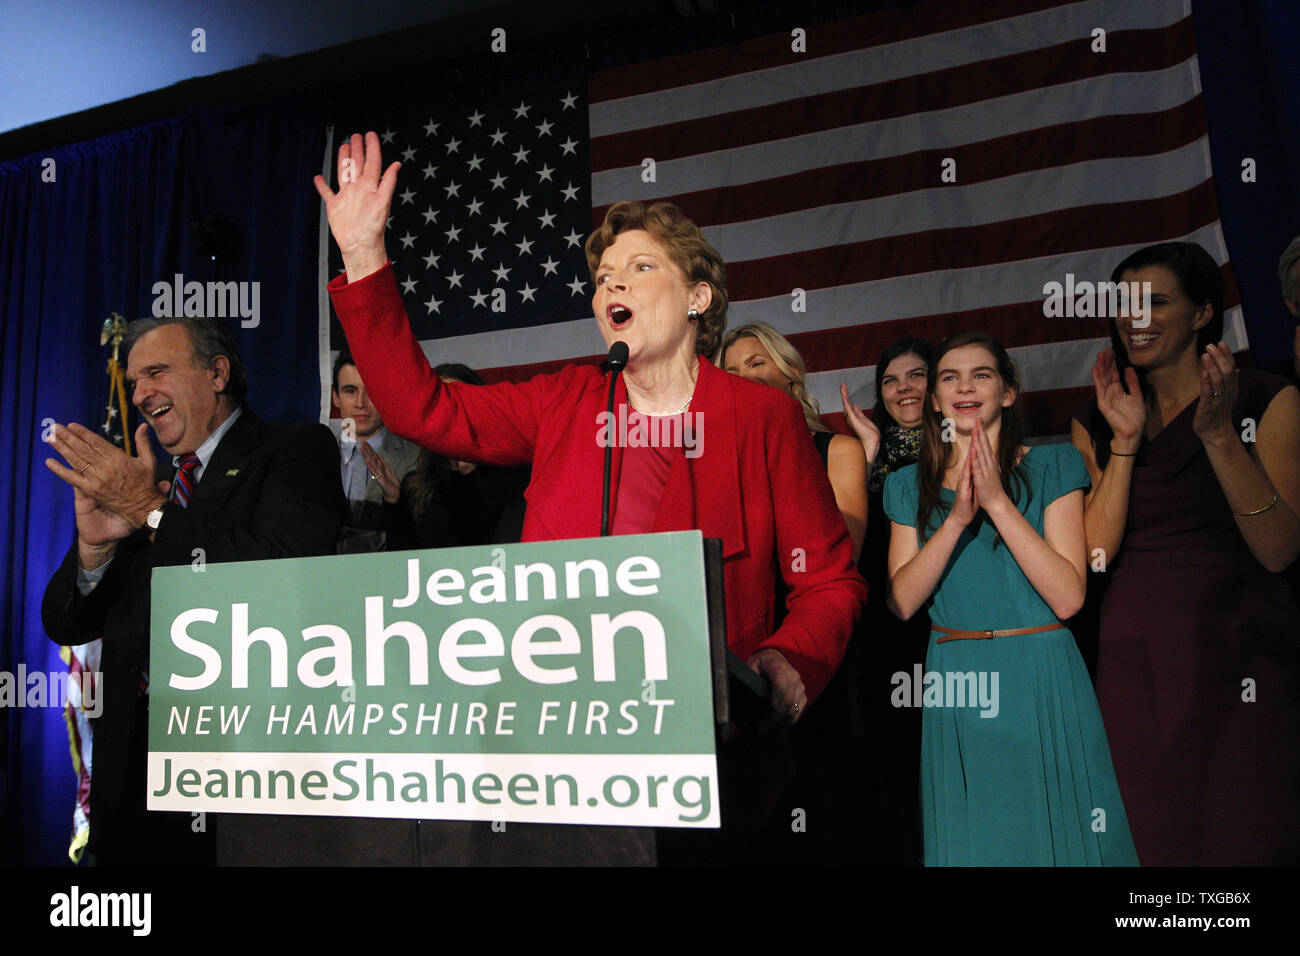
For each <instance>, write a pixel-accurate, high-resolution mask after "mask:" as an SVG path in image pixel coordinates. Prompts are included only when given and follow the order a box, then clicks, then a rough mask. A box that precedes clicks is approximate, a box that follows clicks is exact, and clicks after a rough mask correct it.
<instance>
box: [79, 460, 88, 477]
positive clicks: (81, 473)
mask: <svg viewBox="0 0 1300 956" xmlns="http://www.w3.org/2000/svg"><path fill="white" fill-rule="evenodd" d="M89 468H90V462H86V463H85V464H84V465H82V466H81V469H80V470H79V471H78V472H77V474H79V475H84V474H85V473H86V472H87V470H89Z"/></svg>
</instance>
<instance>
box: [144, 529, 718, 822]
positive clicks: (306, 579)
mask: <svg viewBox="0 0 1300 956" xmlns="http://www.w3.org/2000/svg"><path fill="white" fill-rule="evenodd" d="M199 567H202V570H200V569H199ZM152 613H153V619H152V634H151V651H150V655H151V658H150V667H149V672H150V681H151V683H150V689H149V694H150V702H149V782H148V786H149V797H148V805H149V809H151V810H185V811H196V810H204V811H213V812H221V813H286V814H318V815H322V816H359V817H409V818H420V819H445V820H494V821H495V820H500V821H519V822H528V823H598V824H614V825H624V826H670V827H716V826H718V825H719V818H718V799H717V762H716V755H715V752H714V736H713V733H714V731H713V709H712V708H713V705H712V690H711V682H710V665H709V640H708V628H707V617H706V612H705V594H704V559H703V547H702V537H701V535H700V533H699V532H698V531H685V532H673V533H669V534H648V535H625V536H619V537H611V538H591V539H585V540H574V541H548V542H540V543H533V544H512V545H501V546H492V547H472V548H448V549H442V550H429V551H406V552H393V553H383V554H364V555H360V554H359V555H338V556H331V557H322V558H301V559H295V560H280V561H246V562H237V563H231V564H208V565H206V566H202V565H198V566H196V567H177V568H159V569H157V570H155V571H154V578H153V612H152Z"/></svg>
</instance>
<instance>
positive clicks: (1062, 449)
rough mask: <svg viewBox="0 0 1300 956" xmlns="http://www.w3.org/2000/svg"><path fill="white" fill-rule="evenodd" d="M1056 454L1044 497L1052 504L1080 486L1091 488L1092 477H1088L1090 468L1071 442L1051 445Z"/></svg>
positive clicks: (1045, 486) (1049, 471)
mask: <svg viewBox="0 0 1300 956" xmlns="http://www.w3.org/2000/svg"><path fill="white" fill-rule="evenodd" d="M1051 447H1052V448H1053V449H1054V450H1055V452H1056V454H1055V455H1054V456H1053V457H1052V461H1051V464H1050V465H1049V467H1048V469H1047V478H1046V481H1045V482H1044V495H1043V499H1044V501H1045V502H1046V503H1047V504H1051V503H1052V502H1053V501H1055V500H1056V499H1057V498H1060V497H1061V496H1062V495H1068V494H1069V493H1070V492H1071V491H1074V490H1076V489H1078V488H1084V489H1087V488H1091V487H1092V479H1091V478H1089V477H1088V468H1087V466H1086V465H1085V464H1084V463H1083V456H1082V455H1080V454H1079V449H1077V448H1075V447H1074V446H1073V445H1071V444H1070V443H1069V442H1062V443H1060V444H1059V445H1053V446H1051Z"/></svg>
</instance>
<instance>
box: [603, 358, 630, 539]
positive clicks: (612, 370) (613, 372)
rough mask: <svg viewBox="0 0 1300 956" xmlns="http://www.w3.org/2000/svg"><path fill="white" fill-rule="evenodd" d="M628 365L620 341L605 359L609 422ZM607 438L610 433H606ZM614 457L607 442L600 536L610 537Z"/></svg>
mask: <svg viewBox="0 0 1300 956" xmlns="http://www.w3.org/2000/svg"><path fill="white" fill-rule="evenodd" d="M625 365H627V343H626V342H624V341H622V340H620V341H618V342H615V343H614V344H613V345H611V346H610V347H609V355H608V356H607V357H606V358H605V368H606V369H607V370H608V371H609V401H608V402H607V403H606V405H607V406H608V410H609V418H608V421H613V420H614V384H615V383H616V382H617V381H618V373H619V372H621V371H623V367H624V366H625ZM605 434H606V435H607V436H608V435H609V434H610V432H609V431H606V433H605ZM613 455H614V442H613V440H612V439H609V440H607V441H606V442H605V479H604V482H603V487H602V488H601V493H600V536H601V537H602V538H606V537H609V469H610V463H611V461H612V460H613Z"/></svg>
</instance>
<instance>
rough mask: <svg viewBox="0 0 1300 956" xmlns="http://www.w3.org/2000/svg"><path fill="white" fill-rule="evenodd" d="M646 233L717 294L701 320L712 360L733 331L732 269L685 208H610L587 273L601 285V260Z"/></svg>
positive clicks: (700, 341) (701, 351)
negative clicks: (624, 235) (632, 235)
mask: <svg viewBox="0 0 1300 956" xmlns="http://www.w3.org/2000/svg"><path fill="white" fill-rule="evenodd" d="M630 229H640V230H642V231H644V232H648V233H650V235H651V236H653V237H654V238H655V240H656V241H657V242H659V244H660V245H662V246H663V247H664V250H665V251H666V252H667V253H668V258H669V259H670V260H672V262H673V264H674V265H675V266H677V268H679V269H681V270H682V272H683V273H685V275H686V281H687V282H689V283H690V284H691V285H695V284H696V283H697V282H704V283H707V284H708V286H709V289H710V291H711V292H712V293H713V299H712V301H710V302H709V307H708V308H707V309H705V310H704V311H703V312H702V313H700V315H699V316H698V317H697V318H696V319H695V324H696V337H695V352H696V354H697V355H712V354H713V353H714V351H715V350H716V349H717V347H718V342H719V341H720V340H721V339H722V333H723V332H725V331H726V330H727V269H726V266H725V265H723V262H722V256H720V255H718V250H717V249H714V248H713V246H711V245H709V241H708V240H707V239H705V238H704V235H703V234H702V233H701V232H700V227H699V226H697V225H695V223H693V222H691V220H690V219H688V218H687V217H686V215H685V213H683V212H682V211H681V210H680V209H678V208H677V207H676V206H675V205H673V204H672V203H670V202H657V203H654V204H653V205H650V206H647V205H646V204H645V203H640V202H619V203H615V204H614V205H612V206H610V207H609V211H608V212H606V213H605V221H604V222H603V223H601V224H600V228H598V229H597V230H596V231H595V232H593V233H592V234H591V236H590V237H589V238H588V239H587V268H589V269H590V270H591V279H592V282H593V283H594V282H595V281H596V270H597V269H598V268H600V257H601V256H602V255H604V253H605V250H606V249H608V248H609V247H610V245H612V244H613V242H614V239H615V237H617V236H618V234H619V233H620V232H627V231H628V230H630Z"/></svg>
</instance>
